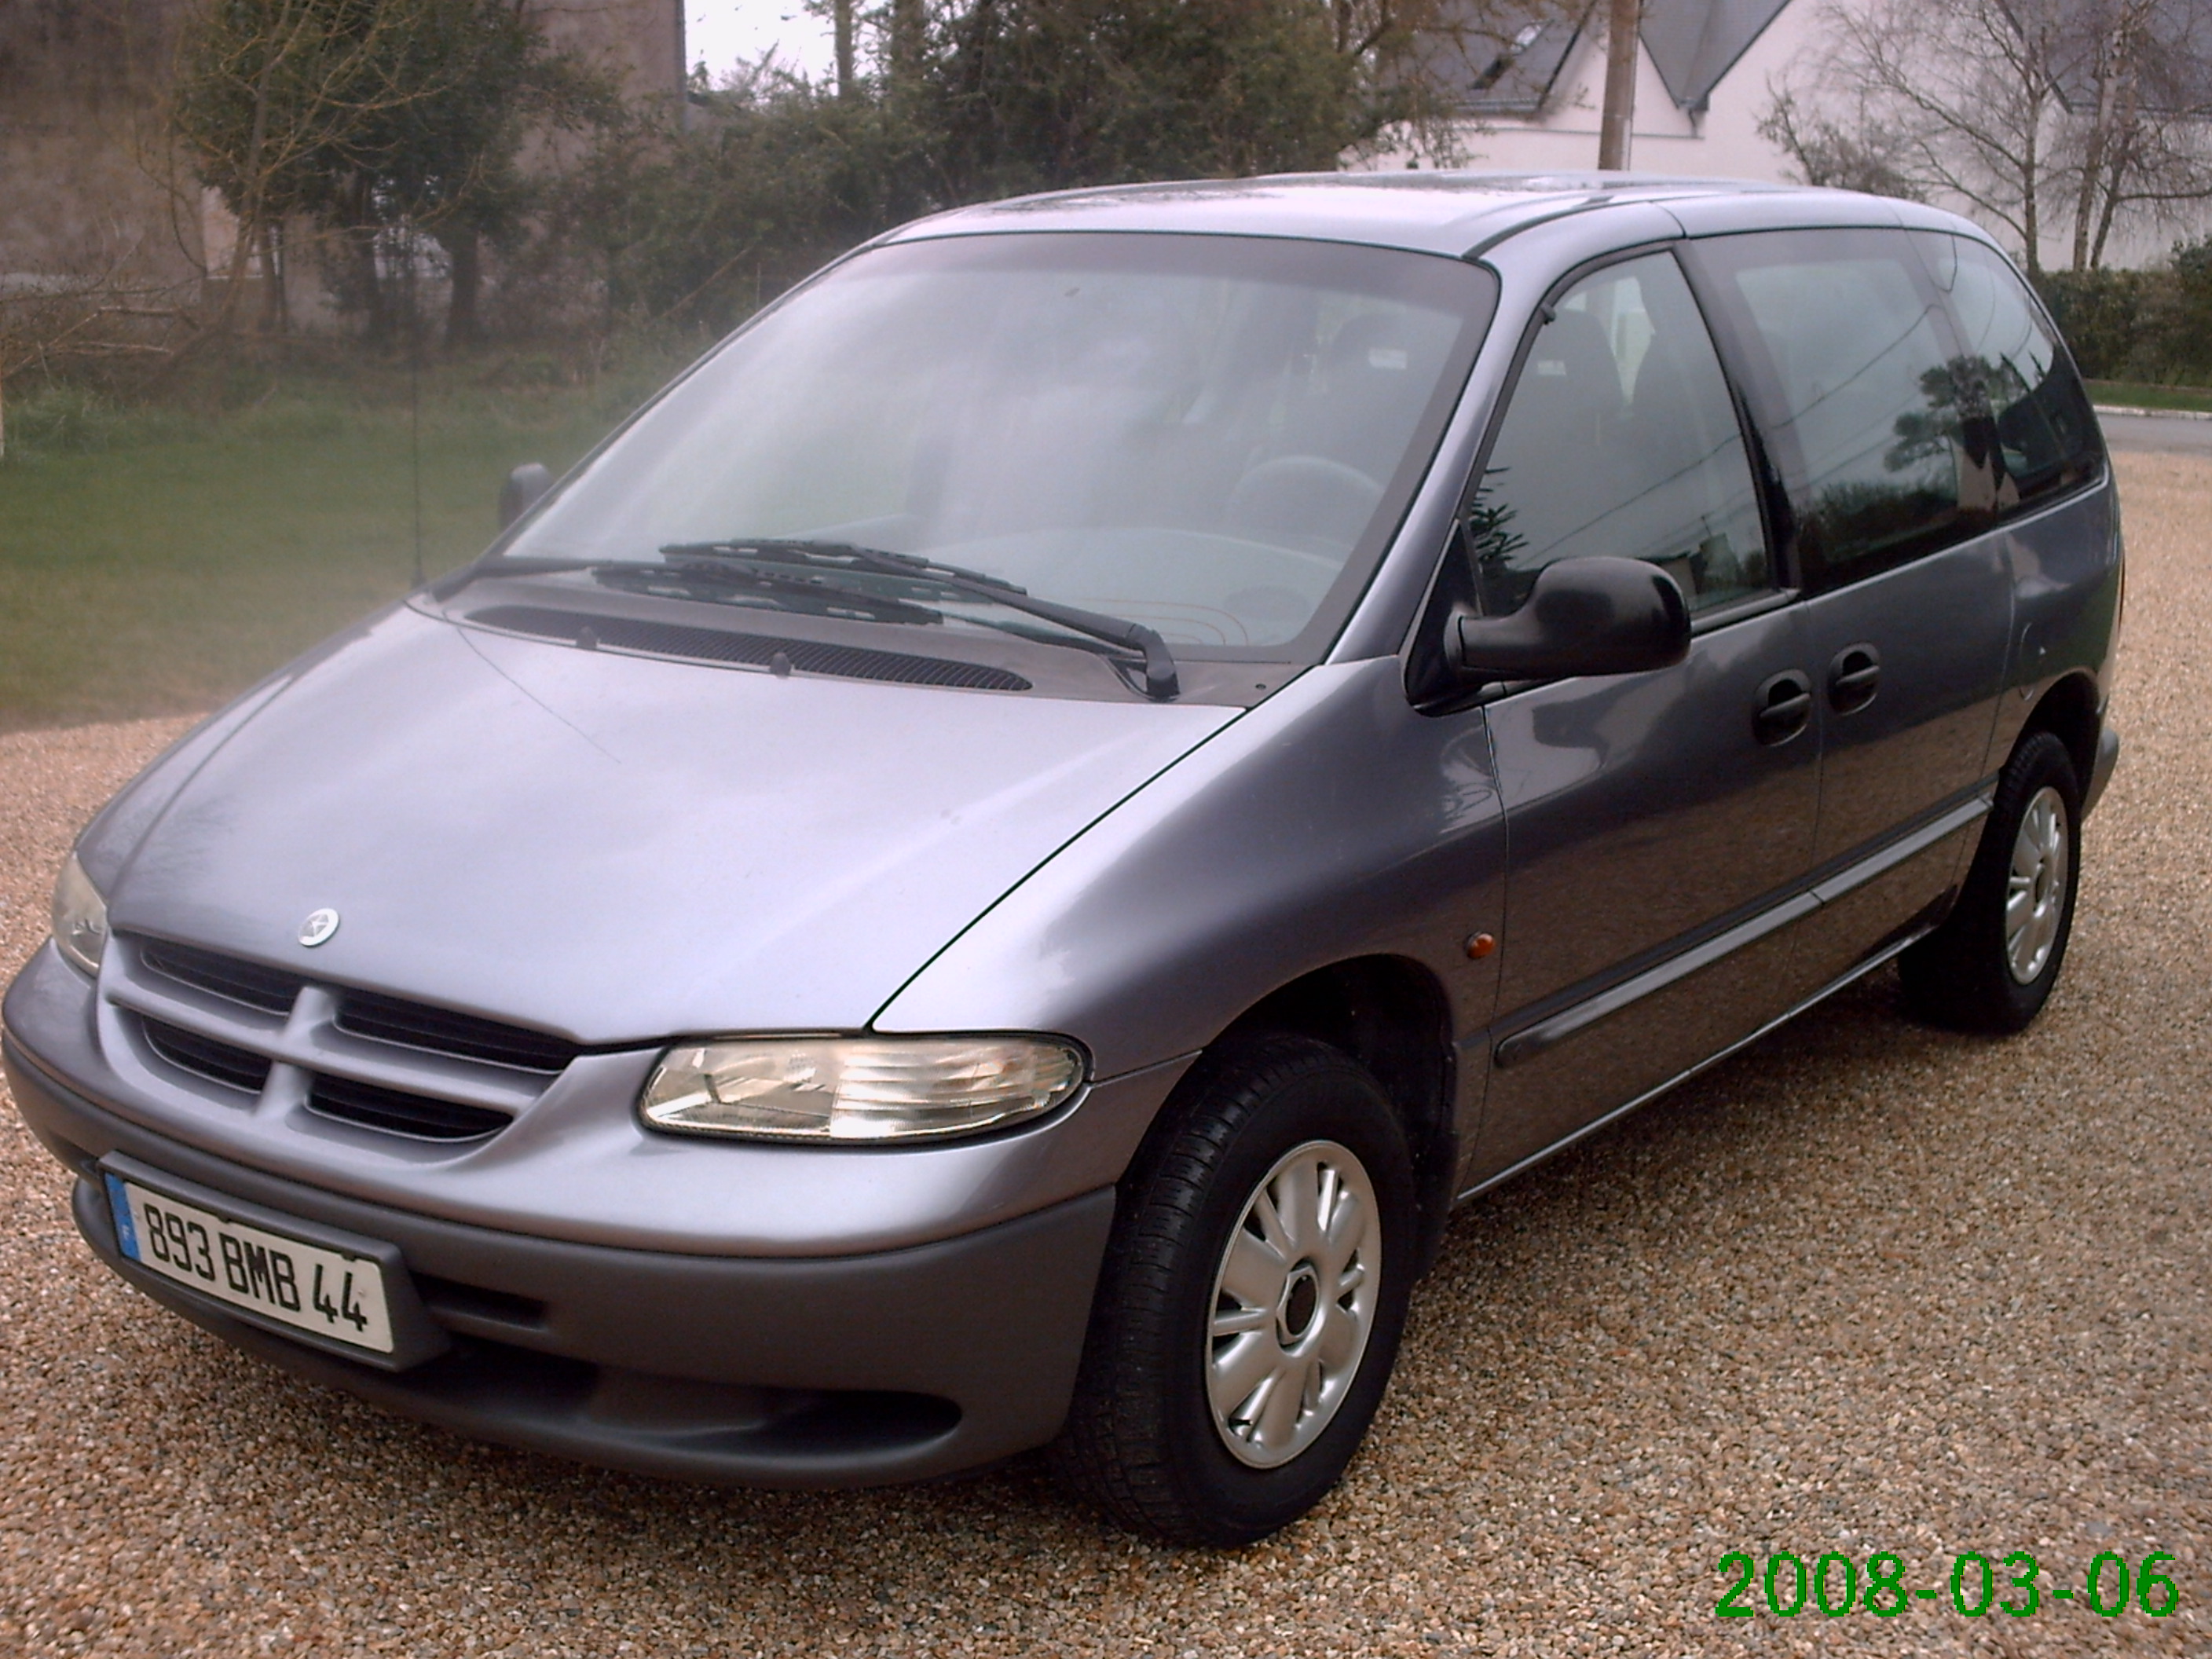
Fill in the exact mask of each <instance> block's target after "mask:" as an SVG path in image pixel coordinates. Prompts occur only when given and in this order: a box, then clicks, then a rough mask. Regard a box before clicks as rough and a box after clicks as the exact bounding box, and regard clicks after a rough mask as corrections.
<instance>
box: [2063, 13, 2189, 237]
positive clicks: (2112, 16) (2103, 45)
mask: <svg viewBox="0 0 2212 1659" xmlns="http://www.w3.org/2000/svg"><path fill="white" fill-rule="evenodd" d="M2072 17H2073V20H2074V27H2075V39H2074V40H2073V42H2072V44H2071V47H2070V51H2069V61H2068V90H2069V100H2070V102H2071V105H2072V114H2073V116H2074V120H2073V123H2072V125H2073V128H2074V131H2073V134H2072V144H2071V152H2072V153H2071V155H2070V157H2069V160H2070V161H2071V164H2072V167H2073V172H2074V175H2075V204H2074V226H2073V231H2074V236H2073V259H2074V268H2075V270H2093V269H2095V268H2096V267H2098V266H2100V265H2101V264H2103V263H2104V259H2105V252H2106V247H2107V246H2108V245H2109V243H2110V241H2111V238H2112V229H2113V227H2114V225H2115V224H2116V222H2118V220H2119V218H2120V216H2122V215H2123V214H2135V213H2141V214H2144V215H2148V216H2149V217H2151V218H2153V219H2154V220H2158V221H2167V222H2170V221H2172V219H2174V218H2175V217H2176V216H2178V215H2179V214H2180V213H2181V212H2183V211H2185V210H2186V209H2187V208H2188V207H2190V206H2191V205H2198V204H2203V203H2204V202H2205V201H2206V200H2208V199H2212V154H2208V145H2207V139H2206V120H2207V118H2208V116H2212V41H2208V40H2207V39H2206V27H2207V20H2206V19H2205V18H2204V16H2203V8H2202V7H2200V6H2197V5H2195V4H2188V3H2177V0H2103V3H2101V4H2099V5H2092V6H2088V7H2086V8H2080V9H2075V11H2074V12H2073V13H2072Z"/></svg>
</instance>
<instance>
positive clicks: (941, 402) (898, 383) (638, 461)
mask: <svg viewBox="0 0 2212 1659" xmlns="http://www.w3.org/2000/svg"><path fill="white" fill-rule="evenodd" d="M1496 293H1497V289H1496V279H1495V278H1494V277H1492V276H1491V275H1490V274H1489V273H1488V272H1487V271H1484V270H1480V269H1478V268H1476V267H1475V266H1473V265H1471V264H1467V263H1466V262H1464V261H1462V260H1457V259H1446V258H1437V257H1433V256H1430V255H1425V254H1416V253H1406V252H1394V251H1391V250H1388V249H1382V248H1372V247H1357V246H1344V245H1338V244H1329V243H1317V242H1301V241H1292V240H1263V239H1258V238H1245V237H1230V236H1205V235H1164V234H1045V233H1035V234H1004V235H991V236H970V237H957V238H946V239H943V240H928V241H920V242H914V243H908V244H901V245H894V246H890V247H885V248H880V249H877V250H874V251H872V252H866V253H863V254H861V255H860V256H858V257H857V258H854V259H853V260H851V261H850V262H848V264H844V265H842V266H841V267H838V268H837V269H836V270H832V271H830V272H829V273H828V274H827V275H826V276H824V277H823V278H822V279H821V280H819V281H817V282H816V283H812V284H811V285H810V286H808V287H807V288H805V289H802V290H800V291H799V293H797V294H795V295H792V296H791V297H790V298H789V299H787V301H784V302H783V303H782V304H781V305H780V306H777V307H773V308H772V309H770V310H769V312H767V313H764V314H763V316H762V317H760V318H759V319H757V320H756V321H755V322H754V323H753V324H752V325H750V326H748V327H747V328H745V329H744V330H742V331H739V332H738V334H736V335H735V336H733V337H732V338H731V339H730V340H729V341H727V342H726V343H724V345H723V346H722V347H720V349H718V350H717V351H716V352H715V353H714V355H713V356H711V357H710V358H708V360H707V361H706V362H704V363H703V364H702V365H701V366H700V367H699V368H697V369H696V370H695V371H694V372H693V373H692V374H690V376H688V377H687V378H686V379H684V380H682V381H681V382H679V383H678V385H677V386H675V387H674V388H673V389H672V390H671V391H670V392H668V393H667V394H666V395H665V396H664V397H663V398H661V399H660V400H659V402H657V403H656V404H653V405H652V406H651V407H650V408H648V409H647V410H646V411H645V412H644V413H643V414H642V415H641V416H639V418H638V419H637V420H636V421H635V422H633V423H632V424H631V425H630V426H629V428H626V429H625V430H624V431H623V432H622V433H621V434H619V435H617V437H616V438H615V439H614V440H613V441H611V444H610V445H609V446H608V447H607V448H606V449H605V451H603V452H602V453H600V454H599V456H598V457H597V458H596V459H594V460H593V461H592V463H591V465H589V466H588V467H587V468H586V470H585V471H584V472H583V473H582V474H581V475H580V477H577V478H576V479H574V480H573V481H572V482H571V483H569V484H568V486H567V487H566V488H564V489H562V492H561V494H560V495H559V496H558V497H556V499H555V500H554V501H551V502H550V504H549V505H548V506H547V507H545V508H544V510H543V511H542V512H541V513H539V514H538V516H537V517H536V518H535V519H533V520H532V521H531V522H530V523H529V524H528V525H527V526H526V527H525V529H524V530H523V532H521V533H520V535H519V536H518V537H517V538H515V540H514V541H513V542H512V543H511V544H509V545H508V547H507V550H506V551H507V552H508V553H510V554H512V555H514V556H524V557H536V558H552V559H563V560H580V561H598V562H629V563H630V564H633V565H635V566H638V567H642V568H644V569H645V570H646V572H647V573H649V572H650V570H651V568H652V567H653V566H654V565H655V564H656V563H659V562H665V560H666V559H667V558H668V557H669V556H671V551H678V552H680V551H681V550H684V549H686V548H696V547H697V546H700V545H702V544H724V543H730V544H738V543H744V542H749V541H752V540H757V539H758V540H766V539H782V540H787V541H792V542H805V543H817V544H854V545H860V546H866V547H870V548H874V549H878V550H884V551H888V552H892V553H899V554H909V555H920V556H926V557H927V558H930V559H933V560H936V561H939V562H944V563H946V564H952V565H958V566H960V567H963V568H966V569H969V570H973V571H978V572H981V573H982V574H985V575H987V576H988V577H991V578H994V579H997V580H1001V581H1006V582H1012V583H1014V584H1016V585H1018V586H1021V587H1023V588H1024V589H1026V590H1027V591H1028V592H1030V594H1032V595H1034V596H1036V597H1037V598H1040V599H1051V600H1056V601H1059V602H1060V603H1062V604H1064V605H1075V606H1081V607H1084V608H1085V609H1088V610H1091V611H1101V612H1104V613H1107V614H1109V615H1110V616H1112V617H1117V618H1121V619H1126V620H1129V621H1134V622H1139V623H1144V624H1146V626H1148V627H1151V628H1152V629H1157V630H1158V632H1159V633H1160V634H1162V635H1164V636H1165V637H1166V638H1167V640H1168V641H1170V642H1171V644H1172V645H1173V647H1174V648H1175V651H1176V654H1177V655H1178V656H1185V657H1197V658H1208V657H1212V658H1225V659H1238V658H1243V659H1262V660H1269V661H1277V662H1285V661H1300V660H1304V661H1311V660H1315V659H1317V658H1318V657H1319V655H1320V654H1321V653H1322V651H1323V650H1325V649H1326V647H1327V645H1328V641H1329V640H1330V639H1331V638H1333V637H1334V633H1335V631H1336V629H1338V628H1340V626H1341V624H1342V622H1343V619H1344V617H1346V615H1347V614H1348V613H1349V611H1350V608H1351V605H1352V601H1353V600H1354V599H1357V597H1358V593H1359V592H1360V591H1361V589H1362V588H1363V587H1364V585H1365V582H1366V579H1367V576H1368V574H1369V573H1370V571H1371V570H1372V568H1374V565H1375V563H1376V561H1378V560H1379V559H1380V557H1381V556H1382V552H1383V548H1384V547H1385V545H1386V544H1388V542H1389V537H1390V535H1391V534H1392V532H1394V531H1395V527H1396V525H1397V522H1398V520H1399V518H1400V516H1401V514H1402V513H1403V512H1404V510H1405V506H1406V503H1407V501H1408V500H1409V499H1410V497H1411V495H1412V494H1413V489H1414V488H1415V486H1416V485H1417V484H1418V483H1419V480H1420V477H1421V475H1422V473H1423V472H1424V471H1425V470H1426V467H1427V465H1428V462H1429V458H1430V456H1431V453H1432V452H1433V450H1434V447H1435V445H1436V443H1437V441H1438V438H1439V436H1440V435H1441V433H1442V431H1443V424H1444V422H1445V419H1446V418H1447V417H1448V416H1449V412H1450V410H1451V406H1452V404H1453V403H1454V401H1455V398H1456V397H1457V395H1458V392H1459V391H1460V389H1461V386H1462V385H1463V384H1464V382H1465V379H1466V374H1467V371H1468V365H1469V364H1470V363H1471V362H1472V361H1473V359H1474V351H1475V349H1476V348H1477V346H1478V345H1479V344H1480V341H1481V337H1482V335H1483V333H1484V331H1485V330H1486V328H1487V326H1488V324H1489V319H1490V314H1491V310H1492V306H1493V305H1494V303H1495V297H1496ZM633 574H636V573H633ZM645 579H646V578H645V577H644V576H637V580H645ZM839 580H841V581H846V582H848V583H851V584H856V585H860V586H870V585H874V586H881V587H882V588H883V589H884V597H885V599H886V600H887V601H889V600H896V599H903V600H911V599H915V597H916V595H915V592H914V591H913V585H911V584H908V585H905V586H902V584H901V582H900V579H899V578H897V577H896V576H886V575H882V574H871V573H866V572H852V573H846V574H841V575H840V577H839ZM633 585H635V584H633ZM921 597H922V599H925V600H926V603H927V605H928V607H929V611H930V612H931V614H932V615H933V616H941V617H942V619H943V620H944V621H945V623H948V624H949V625H951V626H954V627H956V628H986V627H987V628H1004V629H1011V630H1017V631H1019V630H1024V629H1035V628H1036V626H1037V624H1036V622H1035V621H1034V619H1032V618H1030V617H1023V616H1021V615H1019V614H1017V613H1012V612H1008V611H1004V610H1001V609H994V608H993V607H992V606H990V605H987V604H985V603H975V604H972V605H971V604H968V603H966V602H964V601H963V600H962V599H961V598H960V596H958V595H957V594H947V593H943V592H928V593H926V594H923V595H921ZM722 602H726V603H729V604H733V605H738V604H758V605H771V604H773V603H775V598H774V596H773V595H770V594H766V593H759V594H756V593H750V592H744V591H741V590H735V589H732V590H731V591H730V592H728V593H727V595H726V597H725V598H724V599H723V600H722ZM888 609H889V607H888V606H887V607H886V610H888Z"/></svg>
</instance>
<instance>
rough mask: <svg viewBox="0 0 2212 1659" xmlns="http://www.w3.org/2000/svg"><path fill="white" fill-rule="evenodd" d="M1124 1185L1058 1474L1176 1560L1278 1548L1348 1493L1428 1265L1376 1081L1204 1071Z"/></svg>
mask: <svg viewBox="0 0 2212 1659" xmlns="http://www.w3.org/2000/svg"><path fill="white" fill-rule="evenodd" d="M1179 1095H1180V1102H1179V1104H1178V1106H1176V1107H1175V1108H1171V1110H1174V1111H1175V1113H1176V1115H1175V1116H1174V1118H1172V1119H1171V1120H1170V1121H1169V1122H1168V1123H1167V1124H1165V1125H1164V1126H1163V1130H1162V1133H1160V1135H1159V1136H1158V1139H1157V1140H1156V1143H1155V1145H1154V1146H1153V1147H1152V1149H1151V1150H1150V1153H1149V1155H1148V1156H1147V1157H1146V1158H1144V1159H1143V1160H1142V1161H1140V1163H1139V1166H1138V1168H1137V1169H1136V1170H1134V1171H1133V1174H1132V1177H1131V1179H1130V1182H1128V1185H1127V1188H1126V1189H1125V1193H1124V1198H1123V1205H1122V1208H1121V1213H1120V1214H1119V1215H1118V1216H1117V1218H1116V1219H1115V1231H1114V1237H1113V1241H1112V1243H1111V1244H1110V1245H1109V1250H1108V1255H1107V1261H1106V1268H1105V1272H1104V1273H1103V1276H1102V1278H1101V1280H1100V1285H1099V1290H1098V1299H1097V1305H1096V1307H1095V1308H1094V1310H1093V1312H1092V1316H1091V1334H1090V1339H1089V1342H1088V1344H1087V1346H1085V1352H1084V1362H1083V1370H1082V1375H1081V1377H1080V1379H1079V1383H1078V1384H1077V1389H1076V1399H1075V1403H1074V1405H1073V1408H1072V1409H1071V1412H1070V1414H1069V1419H1068V1426H1067V1430H1066V1433H1065V1434H1064V1435H1063V1436H1062V1437H1061V1440H1060V1446H1059V1448H1058V1456H1059V1462H1060V1468H1061V1470H1062V1472H1063V1474H1066V1476H1067V1477H1069V1478H1070V1480H1072V1482H1073V1484H1074V1485H1075V1486H1077V1487H1079V1489H1080V1490H1081V1491H1083V1492H1085V1493H1086V1494H1087V1495H1088V1496H1090V1497H1091V1498H1092V1499H1093V1500H1094V1501H1096V1502H1097V1504H1099V1505H1100V1506H1101V1507H1102V1508H1103V1509H1104V1510H1106V1511H1107V1512H1108V1513H1109V1514H1110V1515H1112V1516H1114V1517H1115V1519H1116V1520H1118V1521H1120V1522H1122V1523H1123V1524H1125V1525H1127V1526H1129V1527H1132V1528H1136V1529H1138V1530H1140V1531H1145V1532H1149V1533H1152V1534H1157V1535H1158V1536H1160V1537H1163V1538H1165V1539H1168V1540H1170V1541H1174V1542H1176V1543H1188V1544H1212V1545H1228V1544H1243V1543H1249V1542H1250V1541H1253V1540H1254V1539H1256V1538H1261V1537H1264V1536H1266V1535H1267V1534H1268V1533H1271V1532H1273V1531H1275V1530H1276V1529H1277V1528H1279V1527H1282V1526H1285V1525H1286V1524H1287V1523H1289V1522H1291V1521H1294V1520H1296V1519H1297V1517H1298V1516H1301V1515H1303V1514H1304V1513H1305V1512H1306V1511H1307V1510H1309V1509H1310V1508H1312V1507H1313V1505H1314V1504H1316V1503H1317V1502H1319V1501H1320V1499H1321V1498H1322V1496H1323V1495H1324V1494H1325V1493H1326V1492H1328V1489H1329V1488H1330V1487H1331V1486H1334V1485H1335V1484H1336V1480H1337V1478H1338V1477H1339V1476H1340V1474H1342V1473H1343V1471H1344V1468H1345V1465H1346V1463H1347V1462H1350V1461H1351V1458H1352V1453H1353V1452H1354V1451H1355V1450H1357V1449H1358V1445H1359V1442H1360V1440H1361V1438H1362V1437H1364V1434H1365V1433H1366V1431H1367V1425H1368V1423H1369V1421H1370V1419H1372V1418H1373V1416H1374V1414H1375V1411H1376V1407H1377V1406H1378V1405H1379V1404H1380V1403H1381V1401H1382V1398H1383V1389H1384V1388H1385V1386H1386V1385H1387V1384H1388V1383H1389V1374H1390V1366H1391V1363H1392V1361H1393V1359H1394V1358H1395V1356H1396V1352H1397V1346H1398V1337H1399V1334H1400V1331H1401V1328H1402V1327H1403V1325H1404V1322H1405V1313H1406V1297H1407V1288H1408V1281H1409V1279H1410V1278H1411V1269H1412V1267H1413V1257H1414V1247H1413V1231H1414V1230H1413V1209H1414V1203H1413V1171H1412V1164H1411V1160H1410V1158H1409V1157H1408V1155H1407V1148H1406V1140H1405V1134H1404V1131H1403V1129H1402V1128H1401V1126H1400V1124H1399V1121H1398V1117H1397V1114H1396V1113H1395V1111H1394V1110H1393V1109H1391V1106H1390V1103H1389V1099H1388V1097H1386V1096H1385V1095H1384V1094H1383V1090H1382V1087H1381V1085H1378V1084H1377V1083H1376V1081H1375V1079H1374V1077H1373V1076H1372V1075H1371V1074H1370V1073H1369V1072H1368V1071H1367V1070H1366V1068H1365V1067H1364V1066H1360V1065H1359V1064H1358V1062H1357V1061H1356V1060H1352V1058H1351V1057H1350V1056H1349V1055H1346V1054H1343V1053H1341V1052H1340V1051H1339V1050H1337V1049H1335V1048H1330V1047H1328V1045H1327V1044H1325V1043H1321V1042H1314V1041H1312V1040H1310V1039H1309V1038H1304V1037H1294V1036H1270V1037H1264V1038H1260V1039H1255V1040H1250V1041H1245V1042H1238V1043H1237V1044H1235V1045H1233V1046H1232V1047H1231V1048H1228V1049H1226V1050H1225V1051H1224V1052H1222V1053H1220V1054H1209V1055H1207V1056H1206V1057H1205V1058H1203V1059H1201V1060H1200V1062H1199V1066H1198V1068H1197V1069H1195V1070H1194V1073H1193V1074H1192V1076H1191V1077H1190V1078H1189V1079H1186V1081H1185V1083H1184V1085H1183V1086H1182V1089H1181V1090H1180V1091H1179Z"/></svg>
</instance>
